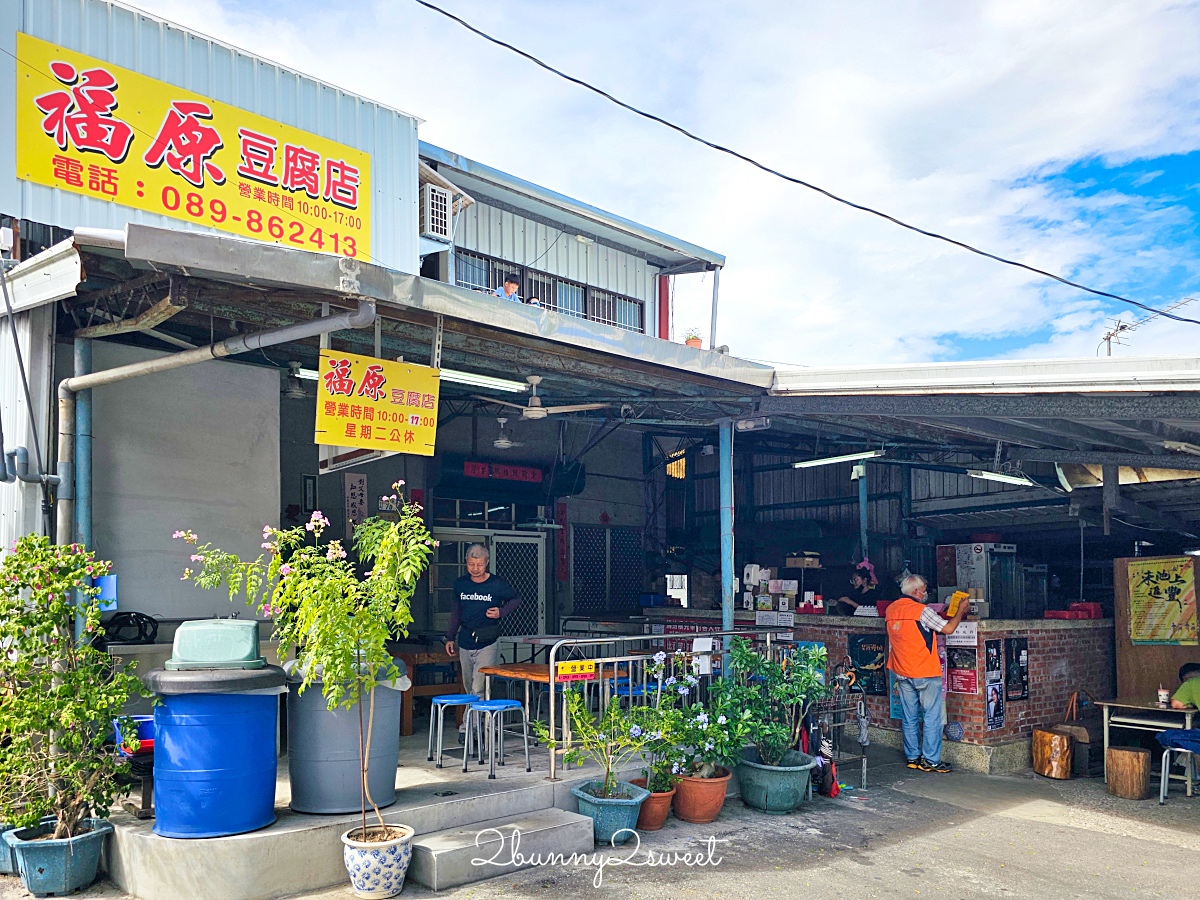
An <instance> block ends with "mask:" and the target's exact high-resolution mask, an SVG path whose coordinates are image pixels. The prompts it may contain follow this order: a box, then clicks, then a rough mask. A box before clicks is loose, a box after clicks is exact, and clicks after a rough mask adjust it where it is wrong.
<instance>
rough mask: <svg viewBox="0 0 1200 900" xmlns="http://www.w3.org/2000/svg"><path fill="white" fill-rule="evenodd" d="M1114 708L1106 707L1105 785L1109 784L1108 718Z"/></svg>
mask: <svg viewBox="0 0 1200 900" xmlns="http://www.w3.org/2000/svg"><path fill="white" fill-rule="evenodd" d="M1111 711H1112V707H1111V706H1106V707H1104V783H1105V784H1108V717H1109V715H1110V714H1111Z"/></svg>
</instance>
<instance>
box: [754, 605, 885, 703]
mask: <svg viewBox="0 0 1200 900" xmlns="http://www.w3.org/2000/svg"><path fill="white" fill-rule="evenodd" d="M760 615H761V613H760ZM846 643H847V653H848V655H849V657H850V662H851V663H852V664H853V665H854V674H855V677H856V682H855V684H856V686H857V687H859V688H862V691H863V693H864V694H871V695H873V696H876V697H883V696H886V695H887V679H886V675H885V673H886V672H887V635H886V634H884V633H882V632H880V633H879V634H852V635H850V636H849V638H848V639H847V642H846Z"/></svg>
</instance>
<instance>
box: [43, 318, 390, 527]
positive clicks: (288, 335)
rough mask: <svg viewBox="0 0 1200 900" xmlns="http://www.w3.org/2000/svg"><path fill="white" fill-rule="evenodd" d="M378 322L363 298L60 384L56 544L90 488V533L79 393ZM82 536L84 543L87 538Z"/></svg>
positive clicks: (88, 483)
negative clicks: (351, 306)
mask: <svg viewBox="0 0 1200 900" xmlns="http://www.w3.org/2000/svg"><path fill="white" fill-rule="evenodd" d="M374 323H375V304H374V302H373V301H370V300H366V299H359V301H358V308H357V309H356V310H354V311H353V312H343V313H338V314H337V315H333V316H323V317H322V318H320V319H314V320H313V321H311V322H298V323H296V324H295V325H285V326H283V327H282V328H272V329H269V330H268V331H259V332H256V333H255V334H246V335H238V336H237V337H231V338H229V339H228V340H225V341H221V342H220V343H219V344H212V345H211V346H208V347H197V348H196V349H195V350H185V351H184V352H183V353H173V354H171V355H170V356H161V357H159V358H157V359H148V360H145V361H143V362H138V363H131V364H130V365H127V366H118V367H117V368H115V369H107V370H105V371H103V372H89V373H88V374H77V375H75V376H74V377H72V378H64V379H63V380H62V381H61V382H59V385H58V475H59V478H60V479H61V481H60V483H59V487H58V509H57V510H56V513H57V519H56V526H57V527H56V540H57V541H58V543H60V544H69V543H71V541H72V539H73V536H74V533H75V524H76V495H77V488H78V492H79V493H80V494H81V492H82V490H83V488H84V487H85V486H86V487H87V488H88V496H86V497H83V496H82V495H81V496H80V497H79V501H78V502H79V504H80V505H82V506H85V507H86V510H87V513H88V519H89V530H90V517H91V471H90V458H89V459H88V461H87V462H86V463H85V462H84V461H83V460H82V459H80V463H81V464H83V466H84V467H86V468H87V472H86V474H83V473H81V476H82V477H79V478H78V481H79V484H78V486H77V485H76V480H77V478H76V471H75V469H76V452H75V451H76V432H77V431H78V430H82V429H80V428H79V427H78V426H85V427H86V428H87V432H88V434H87V439H86V441H84V442H81V447H80V450H81V451H82V450H83V449H84V447H86V448H87V449H88V450H89V451H90V447H91V407H90V401H89V402H88V404H87V412H86V417H87V419H86V423H85V422H84V420H83V416H80V421H79V422H77V421H76V395H77V394H78V393H79V392H80V391H87V390H89V389H90V388H95V387H101V386H103V385H106V384H115V383H116V382H118V381H128V380H129V379H130V378H140V377H141V376H142V375H152V374H154V373H155V372H166V371H168V370H170V369H178V368H181V367H183V366H190V365H194V364H195V363H201V362H208V361H210V360H214V359H224V358H225V357H227V356H236V355H237V354H239V353H247V352H249V351H251V350H258V349H260V348H262V347H272V346H275V345H276V344H286V343H288V342H290V341H299V340H304V339H305V338H311V337H317V336H318V335H322V334H327V333H329V332H331V331H342V330H343V329H346V328H366V327H368V326H369V325H373V324H374ZM87 367H88V368H90V360H88V361H87ZM76 371H78V369H77V370H76ZM81 399H82V398H81ZM89 456H90V453H89ZM79 537H80V538H82V535H79ZM89 538H90V535H89Z"/></svg>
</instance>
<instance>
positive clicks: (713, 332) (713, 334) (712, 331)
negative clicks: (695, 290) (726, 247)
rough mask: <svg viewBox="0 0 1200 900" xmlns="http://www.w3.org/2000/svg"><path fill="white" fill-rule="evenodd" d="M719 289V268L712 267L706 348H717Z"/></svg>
mask: <svg viewBox="0 0 1200 900" xmlns="http://www.w3.org/2000/svg"><path fill="white" fill-rule="evenodd" d="M720 289H721V268H720V266H718V267H717V268H715V269H713V296H712V321H711V322H710V323H709V328H708V349H709V350H716V349H717V294H718V293H719V291H720Z"/></svg>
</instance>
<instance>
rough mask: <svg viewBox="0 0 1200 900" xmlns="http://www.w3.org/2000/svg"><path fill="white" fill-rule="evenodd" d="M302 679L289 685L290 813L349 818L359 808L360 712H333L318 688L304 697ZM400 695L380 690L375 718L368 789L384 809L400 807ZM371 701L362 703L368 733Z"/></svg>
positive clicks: (376, 694) (395, 691) (308, 691)
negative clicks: (397, 771) (398, 796)
mask: <svg viewBox="0 0 1200 900" xmlns="http://www.w3.org/2000/svg"><path fill="white" fill-rule="evenodd" d="M298 687H299V679H298V678H290V679H289V680H288V722H287V728H288V779H289V781H290V782H291V785H292V802H291V808H292V809H293V810H295V811H296V812H302V813H348V812H357V811H358V809H359V808H360V802H361V797H362V792H361V788H360V784H361V776H360V772H359V764H358V708H357V707H354V708H351V709H337V710H333V711H332V712H331V711H330V710H329V708H328V707H327V706H326V700H325V697H324V696H323V695H322V694H321V685H320V683H319V682H318V683H315V684H313V685H311V686H309V688H308V689H307V690H305V692H304V693H303V694H300V693H298V692H297V688H298ZM400 703H401V693H400V691H398V690H393V689H391V688H387V687H379V688H377V689H376V690H375V719H374V725H373V727H372V728H371V755H370V757H369V758H368V762H367V786H368V787H369V789H370V792H371V800H373V801H374V802H375V805H376V806H378V807H380V808H381V809H382V808H383V807H385V806H391V805H392V804H393V803H395V802H396V768H397V766H399V764H400ZM369 710H370V700H369V698H367V697H364V698H363V700H362V722H363V730H364V733H365V731H366V727H367V721H368V712H369Z"/></svg>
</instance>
